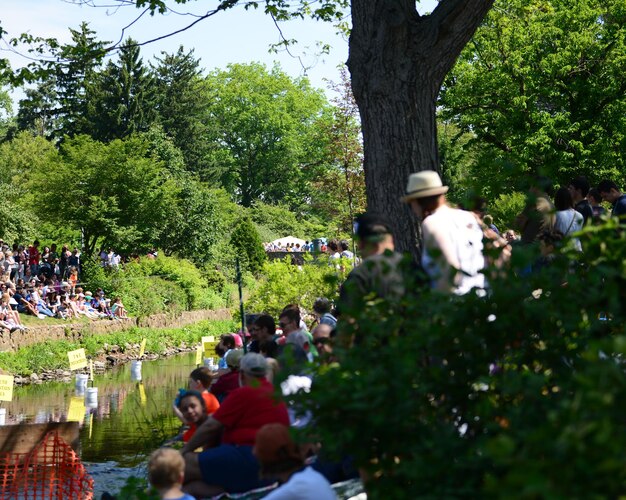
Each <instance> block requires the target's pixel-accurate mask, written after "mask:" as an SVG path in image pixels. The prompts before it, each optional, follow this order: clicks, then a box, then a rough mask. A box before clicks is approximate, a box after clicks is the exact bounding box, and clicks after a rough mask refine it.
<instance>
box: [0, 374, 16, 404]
mask: <svg viewBox="0 0 626 500" xmlns="http://www.w3.org/2000/svg"><path fill="white" fill-rule="evenodd" d="M12 399H13V375H0V401H11V400H12Z"/></svg>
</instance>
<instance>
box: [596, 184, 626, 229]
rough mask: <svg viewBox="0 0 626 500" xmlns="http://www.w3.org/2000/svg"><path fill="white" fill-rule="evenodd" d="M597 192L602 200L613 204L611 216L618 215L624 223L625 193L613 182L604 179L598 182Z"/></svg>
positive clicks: (625, 209) (625, 212)
mask: <svg viewBox="0 0 626 500" xmlns="http://www.w3.org/2000/svg"><path fill="white" fill-rule="evenodd" d="M598 192H599V193H600V196H602V199H603V200H604V201H608V202H609V203H610V204H611V205H613V211H612V212H611V216H612V217H619V218H620V220H621V221H622V223H626V217H624V216H625V215H626V194H624V193H622V191H621V190H620V189H619V188H618V187H617V184H615V182H613V181H611V180H608V179H605V180H603V181H602V182H600V184H598Z"/></svg>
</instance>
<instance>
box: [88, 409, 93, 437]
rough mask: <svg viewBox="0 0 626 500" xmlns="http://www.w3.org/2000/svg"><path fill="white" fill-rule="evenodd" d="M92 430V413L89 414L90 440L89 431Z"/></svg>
mask: <svg viewBox="0 0 626 500" xmlns="http://www.w3.org/2000/svg"><path fill="white" fill-rule="evenodd" d="M92 429H93V413H90V414H89V439H90V440H91V430H92Z"/></svg>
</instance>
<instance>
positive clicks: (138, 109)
mask: <svg viewBox="0 0 626 500" xmlns="http://www.w3.org/2000/svg"><path fill="white" fill-rule="evenodd" d="M95 80H96V81H95V84H94V89H93V104H92V106H91V107H90V112H91V113H92V116H91V117H90V119H91V121H92V123H93V135H92V137H93V138H94V139H97V140H100V141H105V142H106V141H110V140H112V139H122V138H124V137H127V136H129V135H131V134H133V133H136V132H145V131H147V130H148V129H149V127H150V126H151V125H152V124H153V123H154V122H155V120H156V113H155V110H154V102H153V101H154V93H155V85H154V79H153V76H152V74H151V73H149V71H148V68H147V67H146V66H145V65H144V64H143V61H142V59H141V57H140V55H139V46H138V45H137V42H136V41H134V40H132V39H131V38H128V39H127V40H126V41H125V42H124V43H123V44H122V46H121V48H120V51H119V60H118V61H117V62H116V63H115V62H113V61H109V63H108V64H107V66H106V68H105V69H104V70H102V71H100V72H99V73H98V74H97V77H96V79H95Z"/></svg>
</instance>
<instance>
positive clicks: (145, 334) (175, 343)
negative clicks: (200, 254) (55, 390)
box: [0, 320, 237, 375]
mask: <svg viewBox="0 0 626 500" xmlns="http://www.w3.org/2000/svg"><path fill="white" fill-rule="evenodd" d="M236 329H237V324H236V322H235V321H232V320H210V321H202V322H200V323H197V324H194V325H191V326H187V327H183V328H131V329H130V330H125V331H119V332H113V333H109V334H90V333H87V334H85V335H84V336H83V337H82V338H80V339H79V340H76V341H70V340H55V341H44V342H40V343H37V344H33V345H30V346H27V347H24V348H22V349H19V350H18V351H16V352H3V353H0V368H2V370H3V371H5V372H6V373H10V374H12V375H30V374H32V373H41V372H42V371H45V370H58V369H64V370H67V369H69V363H68V358H67V352H68V351H73V350H75V349H80V348H84V349H85V353H86V355H87V357H91V358H93V359H94V360H105V359H106V356H107V355H109V354H110V353H111V352H113V351H115V353H123V354H127V355H133V356H134V355H138V353H139V348H138V345H139V344H140V343H141V341H142V339H144V338H145V339H146V349H145V353H146V354H156V355H163V354H165V353H167V352H169V351H171V349H172V348H180V347H185V346H186V347H193V346H196V345H198V344H199V343H200V341H201V338H202V337H203V336H208V335H214V336H218V335H221V334H223V333H228V332H232V331H235V330H236ZM113 346H115V347H113ZM133 356H130V357H133Z"/></svg>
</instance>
